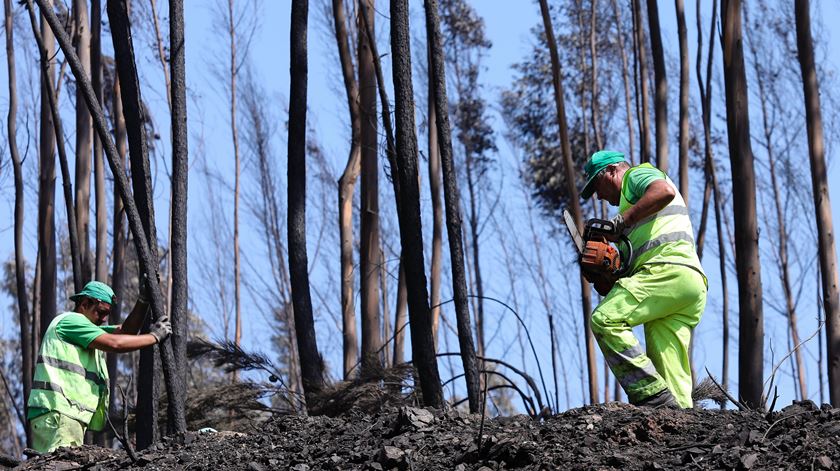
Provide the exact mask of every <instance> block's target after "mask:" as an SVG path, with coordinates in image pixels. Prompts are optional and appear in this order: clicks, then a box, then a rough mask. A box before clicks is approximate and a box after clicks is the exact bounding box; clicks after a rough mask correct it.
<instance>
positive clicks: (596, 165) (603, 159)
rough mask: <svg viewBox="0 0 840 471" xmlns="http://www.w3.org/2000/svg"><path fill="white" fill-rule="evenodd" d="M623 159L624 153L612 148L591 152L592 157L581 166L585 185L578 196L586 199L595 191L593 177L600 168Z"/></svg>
mask: <svg viewBox="0 0 840 471" xmlns="http://www.w3.org/2000/svg"><path fill="white" fill-rule="evenodd" d="M624 161H625V160H624V154H622V153H621V152H616V151H614V150H599V151H598V152H595V153H594V154H592V157H590V158H589V160H587V161H586V164H585V165H584V166H583V172H584V173H585V174H586V185H584V187H583V190H581V192H580V197H581V198H583V199H587V198H589V197H590V196H592V193H594V192H595V177H597V176H598V173H599V172H600V171H601V170H604V169H605V168H607V167H609V166H610V165H612V164H617V163H619V162H624Z"/></svg>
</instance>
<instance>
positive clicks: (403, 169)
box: [391, 0, 444, 407]
mask: <svg viewBox="0 0 840 471" xmlns="http://www.w3.org/2000/svg"><path fill="white" fill-rule="evenodd" d="M426 11H427V14H428V12H429V8H428V3H427V4H426ZM408 16H409V15H408V1H407V0H391V54H392V57H393V79H394V95H395V103H396V107H395V113H394V115H395V117H396V124H397V125H396V161H397V167H396V169H392V170H396V177H397V178H394V181H395V182H397V183H396V184H395V186H394V193H395V194H397V195H399V198H398V201H397V202H398V208H399V210H398V212H397V214H398V216H399V224H400V242H401V245H402V247H401V252H402V253H401V258H402V260H403V261H404V262H405V265H404V266H405V275H406V287H407V289H408V315H409V322H411V350H412V355H413V363H414V367H415V368H416V369H417V376H418V378H419V381H420V390H421V391H422V394H423V404H425V405H427V406H432V407H442V406H443V389H442V388H441V383H440V374H439V372H438V365H437V358H436V357H435V341H434V336H433V335H432V318H431V310H430V309H429V298H428V295H429V293H428V291H426V270H425V262H424V260H423V233H422V227H421V220H420V188H419V182H418V170H417V135H416V134H415V129H416V128H415V125H414V89H413V87H412V84H411V48H410V41H411V35H410V33H409V24H408ZM438 93H440V91H438ZM443 114H444V113H443V111H442V109H441V115H443ZM438 132H440V130H438Z"/></svg>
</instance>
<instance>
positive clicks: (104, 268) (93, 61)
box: [77, 0, 108, 280]
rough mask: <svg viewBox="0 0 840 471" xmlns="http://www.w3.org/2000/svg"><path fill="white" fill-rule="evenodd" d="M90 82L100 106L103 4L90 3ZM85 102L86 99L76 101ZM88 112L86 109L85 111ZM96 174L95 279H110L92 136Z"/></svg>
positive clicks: (97, 146)
mask: <svg viewBox="0 0 840 471" xmlns="http://www.w3.org/2000/svg"><path fill="white" fill-rule="evenodd" d="M90 25H91V30H90V32H91V37H90V71H91V72H90V80H91V85H92V86H93V92H94V94H95V95H96V99H97V100H99V103H102V102H103V101H102V3H101V1H100V0H91V8H90ZM77 99H78V100H81V101H82V102H83V101H84V97H80V98H77ZM86 111H87V110H86ZM88 122H89V124H90V132H91V134H92V133H93V121H92V120H90V113H88ZM93 174H94V180H93V182H94V191H95V192H96V200H95V202H94V204H95V208H96V257H95V261H94V270H93V271H94V278H95V279H97V280H106V279H108V208H107V207H106V198H105V160H104V158H103V156H102V141H100V140H99V137H97V136H96V135H95V134H94V135H93Z"/></svg>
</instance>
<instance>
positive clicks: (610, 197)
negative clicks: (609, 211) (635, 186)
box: [595, 165, 621, 206]
mask: <svg viewBox="0 0 840 471" xmlns="http://www.w3.org/2000/svg"><path fill="white" fill-rule="evenodd" d="M595 195H596V197H597V198H598V199H599V200H606V201H607V202H608V203H609V204H611V205H612V206H618V204H619V202H620V200H621V179H620V178H619V177H618V166H616V165H610V166H609V167H607V168H605V169H604V170H602V171H601V172H600V173H599V175H598V177H597V179H596V180H595Z"/></svg>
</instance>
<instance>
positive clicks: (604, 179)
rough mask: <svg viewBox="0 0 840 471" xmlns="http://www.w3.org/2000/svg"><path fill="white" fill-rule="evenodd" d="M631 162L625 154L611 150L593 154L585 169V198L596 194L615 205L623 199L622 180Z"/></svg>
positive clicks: (583, 195) (582, 195)
mask: <svg viewBox="0 0 840 471" xmlns="http://www.w3.org/2000/svg"><path fill="white" fill-rule="evenodd" d="M628 168H630V164H628V163H627V161H626V160H624V154H622V153H621V152H616V151H611V150H601V151H598V152H595V153H594V154H592V157H590V158H589V160H588V161H586V164H585V165H584V167H583V170H584V172H585V174H586V185H585V186H584V187H583V190H581V192H580V196H581V198H583V199H588V198H589V197H591V196H592V195H593V194H596V195H597V197H598V199H599V200H606V201H607V202H609V203H610V204H611V205H613V206H618V204H619V202H620V201H621V180H622V179H623V178H624V172H625V171H627V169H628Z"/></svg>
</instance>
